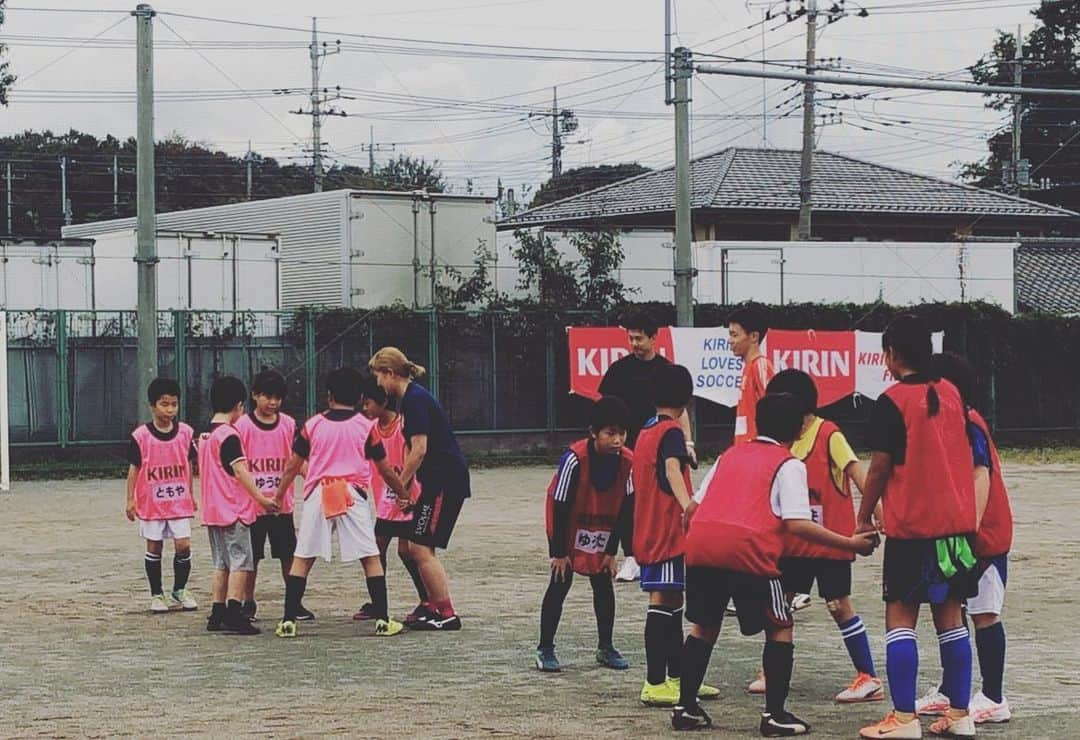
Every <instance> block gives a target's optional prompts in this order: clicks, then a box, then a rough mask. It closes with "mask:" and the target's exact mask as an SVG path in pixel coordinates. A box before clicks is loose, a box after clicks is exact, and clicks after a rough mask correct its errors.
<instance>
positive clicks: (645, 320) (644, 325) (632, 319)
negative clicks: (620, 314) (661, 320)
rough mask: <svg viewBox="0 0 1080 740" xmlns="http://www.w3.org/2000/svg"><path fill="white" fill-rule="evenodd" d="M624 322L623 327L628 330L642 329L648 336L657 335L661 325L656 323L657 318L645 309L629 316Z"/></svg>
mask: <svg viewBox="0 0 1080 740" xmlns="http://www.w3.org/2000/svg"><path fill="white" fill-rule="evenodd" d="M622 323H623V328H624V329H626V330H627V331H640V332H641V333H642V334H644V335H645V336H647V337H655V336H656V333H657V332H658V331H660V325H659V324H657V323H656V319H654V318H652V317H651V316H649V314H647V313H645V312H644V311H638V312H637V313H634V314H631V315H630V316H627V317H626V319H625V320H623V322H622Z"/></svg>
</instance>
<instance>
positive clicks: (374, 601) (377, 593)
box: [290, 576, 390, 619]
mask: <svg viewBox="0 0 1080 740" xmlns="http://www.w3.org/2000/svg"><path fill="white" fill-rule="evenodd" d="M290 577H291V576H290ZM367 590H368V595H369V596H371V606H372V608H373V609H374V610H375V618H376V619H389V618H390V605H389V599H388V597H387V595H386V576H368V579H367Z"/></svg>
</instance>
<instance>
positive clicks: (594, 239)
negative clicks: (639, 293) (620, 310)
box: [570, 230, 627, 311]
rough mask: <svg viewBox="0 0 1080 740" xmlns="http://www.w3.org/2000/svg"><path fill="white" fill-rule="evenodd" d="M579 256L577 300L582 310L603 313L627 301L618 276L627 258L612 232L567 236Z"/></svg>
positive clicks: (584, 232) (593, 232)
mask: <svg viewBox="0 0 1080 740" xmlns="http://www.w3.org/2000/svg"><path fill="white" fill-rule="evenodd" d="M570 243H571V244H573V245H574V247H575V248H576V249H577V251H578V254H580V255H581V262H580V263H578V269H579V272H580V278H579V281H578V283H579V286H580V299H581V304H582V307H583V308H588V309H595V310H598V311H606V310H608V309H611V308H613V307H615V306H617V305H618V304H620V303H624V302H625V301H626V295H625V294H626V292H627V291H626V288H625V287H623V284H622V279H621V278H620V276H619V268H620V267H622V263H623V260H624V259H625V258H626V255H625V254H624V253H623V249H622V245H621V244H620V243H619V235H618V234H617V233H616V232H614V231H610V230H607V231H581V232H576V233H574V234H573V235H572V236H571V237H570Z"/></svg>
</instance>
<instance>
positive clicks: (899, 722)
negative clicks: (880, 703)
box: [859, 712, 922, 740]
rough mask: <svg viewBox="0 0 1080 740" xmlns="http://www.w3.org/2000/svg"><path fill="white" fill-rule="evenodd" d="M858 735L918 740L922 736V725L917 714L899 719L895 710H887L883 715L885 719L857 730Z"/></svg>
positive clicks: (896, 739)
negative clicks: (909, 717)
mask: <svg viewBox="0 0 1080 740" xmlns="http://www.w3.org/2000/svg"><path fill="white" fill-rule="evenodd" d="M859 737H863V738H888V739H889V740H918V739H919V738H921V737H922V725H921V724H919V718H918V717H917V716H912V717H911V719H901V718H900V717H897V716H896V712H889V713H888V714H887V715H885V719H883V720H881V721H880V722H878V723H877V724H876V725H870V726H868V727H864V728H862V729H861V730H859Z"/></svg>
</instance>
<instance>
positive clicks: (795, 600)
mask: <svg viewBox="0 0 1080 740" xmlns="http://www.w3.org/2000/svg"><path fill="white" fill-rule="evenodd" d="M808 606H810V594H795V595H794V596H793V597H791V611H793V612H797V611H799V610H800V609H805V608H806V607H808Z"/></svg>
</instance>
